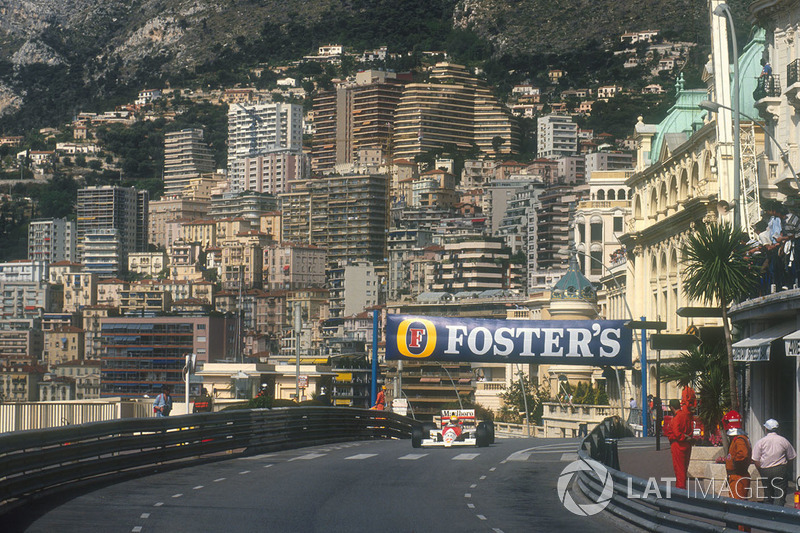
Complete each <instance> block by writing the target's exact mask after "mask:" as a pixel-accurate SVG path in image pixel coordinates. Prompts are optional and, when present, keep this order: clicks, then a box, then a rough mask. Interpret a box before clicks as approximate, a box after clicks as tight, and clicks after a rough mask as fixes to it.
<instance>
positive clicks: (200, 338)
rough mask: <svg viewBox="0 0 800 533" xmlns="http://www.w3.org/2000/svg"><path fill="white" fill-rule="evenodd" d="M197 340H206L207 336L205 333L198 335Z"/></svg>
mask: <svg viewBox="0 0 800 533" xmlns="http://www.w3.org/2000/svg"><path fill="white" fill-rule="evenodd" d="M197 342H206V337H205V335H203V336H198V337H197Z"/></svg>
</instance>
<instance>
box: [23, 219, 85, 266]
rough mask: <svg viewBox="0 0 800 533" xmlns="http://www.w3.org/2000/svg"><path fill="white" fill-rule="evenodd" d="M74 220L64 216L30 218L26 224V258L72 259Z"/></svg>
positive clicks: (74, 243) (49, 260) (54, 260)
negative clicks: (29, 221)
mask: <svg viewBox="0 0 800 533" xmlns="http://www.w3.org/2000/svg"><path fill="white" fill-rule="evenodd" d="M75 248H76V235H75V222H72V221H70V220H66V219H64V218H49V219H42V220H32V221H31V223H30V226H28V259H31V260H36V261H45V262H47V263H56V262H58V261H73V260H74V259H75V254H76V252H77V250H76V249H75Z"/></svg>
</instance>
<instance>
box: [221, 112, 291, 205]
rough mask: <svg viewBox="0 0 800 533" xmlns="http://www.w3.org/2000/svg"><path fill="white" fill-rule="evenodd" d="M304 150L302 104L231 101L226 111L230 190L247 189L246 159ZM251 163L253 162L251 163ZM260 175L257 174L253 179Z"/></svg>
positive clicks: (256, 179) (239, 190)
mask: <svg viewBox="0 0 800 533" xmlns="http://www.w3.org/2000/svg"><path fill="white" fill-rule="evenodd" d="M283 150H289V151H291V152H293V153H295V154H301V153H302V151H303V107H302V106H300V105H296V104H284V103H271V104H270V103H258V104H233V105H231V106H230V107H229V110H228V179H229V180H230V187H231V191H232V192H234V193H238V192H241V191H245V190H249V189H248V184H249V181H248V178H247V176H248V174H247V172H246V164H247V163H246V160H247V159H248V158H256V157H257V156H259V155H263V154H267V153H270V152H274V151H283ZM250 165H251V166H252V163H250ZM261 179H262V178H261V177H259V176H258V175H257V173H256V175H255V176H254V177H253V181H254V182H258V181H260V180H261Z"/></svg>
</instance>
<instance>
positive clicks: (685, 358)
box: [660, 344, 730, 439]
mask: <svg viewBox="0 0 800 533" xmlns="http://www.w3.org/2000/svg"><path fill="white" fill-rule="evenodd" d="M726 360H727V357H726V354H725V352H724V351H723V350H722V345H721V344H720V345H717V346H714V347H710V348H709V347H705V346H701V347H699V348H692V349H691V350H689V351H687V352H684V353H682V354H681V356H680V358H679V359H678V360H677V361H675V362H674V363H668V364H665V365H664V366H662V367H661V376H660V379H661V381H662V382H664V383H667V382H671V381H674V382H676V383H677V384H678V385H680V386H681V387H687V386H689V387H692V388H693V389H695V390H696V391H697V397H698V400H699V413H698V415H699V417H700V420H702V422H703V425H704V426H705V428H706V430H707V431H706V435H708V436H710V435H713V434H714V433H715V432H716V429H717V428H718V427H719V426H720V424H721V422H722V417H723V415H724V414H725V407H727V406H728V405H729V404H728V402H729V400H730V398H729V390H730V389H729V385H730V382H729V380H728V373H727V372H726V368H725V367H726ZM723 439H725V435H723Z"/></svg>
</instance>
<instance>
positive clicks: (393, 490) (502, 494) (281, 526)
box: [0, 438, 619, 533]
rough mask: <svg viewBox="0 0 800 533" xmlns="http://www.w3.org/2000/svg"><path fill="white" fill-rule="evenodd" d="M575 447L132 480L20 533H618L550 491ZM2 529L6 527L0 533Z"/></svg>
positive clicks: (339, 450)
mask: <svg viewBox="0 0 800 533" xmlns="http://www.w3.org/2000/svg"><path fill="white" fill-rule="evenodd" d="M577 445H578V444H577V441H576V440H555V439H553V440H547V439H500V438H498V440H497V442H496V443H495V444H493V445H492V446H490V447H488V448H473V447H454V448H449V449H444V448H422V449H414V448H412V447H411V443H410V441H409V440H393V441H362V442H349V443H341V444H335V445H327V446H316V447H310V448H302V449H297V450H286V451H280V452H275V453H268V454H262V455H256V456H250V457H244V458H237V459H231V460H228V461H220V462H215V463H208V464H203V465H198V466H194V467H189V468H182V469H176V470H171V471H167V472H162V473H156V474H152V475H147V476H142V477H139V478H137V479H133V480H128V481H125V482H121V483H118V484H115V485H110V486H106V487H103V488H101V489H96V490H93V491H90V492H85V493H83V494H80V495H76V496H75V497H74V498H72V499H71V500H69V501H67V502H64V503H62V504H61V505H59V506H58V507H56V508H54V509H51V510H49V511H45V512H44V514H41V515H39V514H38V513H39V512H38V511H36V510H31V511H30V513H36V514H31V515H28V516H26V520H25V522H26V524H25V527H24V528H23V530H24V531H29V532H42V533H45V532H46V533H53V532H72V531H81V532H86V531H89V532H98V533H106V532H109V533H111V532H126V533H127V532H134V533H136V532H150V531H169V532H184V531H185V532H193V533H197V532H216V531H220V532H223V531H224V532H226V533H238V532H264V531H266V532H322V531H324V532H326V533H328V532H349V533H352V532H361V531H364V532H376V531H378V532H394V531H397V532H427V531H448V532H450V531H458V532H473V531H474V532H487V531H489V532H496V533H499V532H505V533H512V532H531V531H547V532H557V531H581V533H584V532H586V533H588V532H594V531H598V532H600V531H602V532H607V531H616V530H618V529H619V526H618V525H617V524H616V523H614V522H611V521H610V520H608V519H607V518H605V517H604V515H603V514H600V515H596V516H593V517H580V516H575V515H573V514H571V513H570V512H568V511H567V510H566V509H565V508H564V506H563V505H562V504H561V502H560V500H559V497H558V494H557V492H556V484H557V481H558V477H559V474H560V473H561V471H562V470H563V468H564V467H565V466H566V465H567V464H568V463H569V462H570V461H572V460H574V459H575V453H574V452H575V450H576V448H577ZM0 529H4V528H0Z"/></svg>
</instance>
